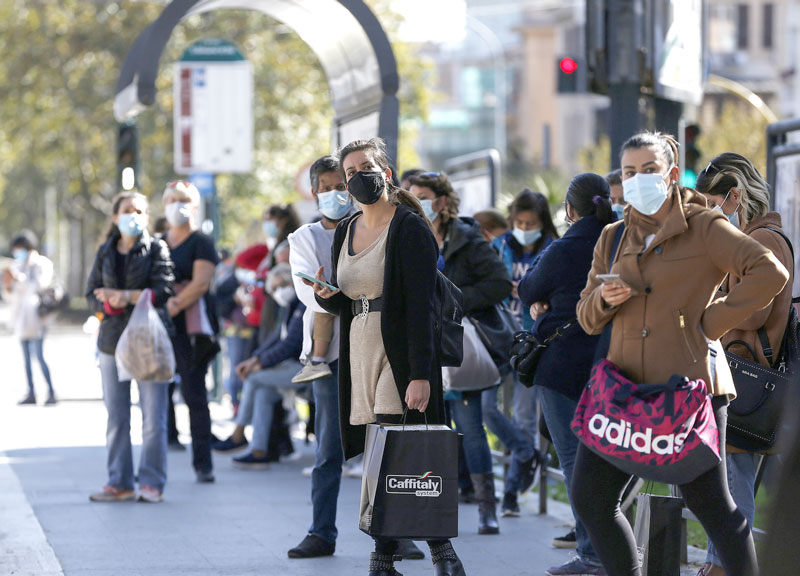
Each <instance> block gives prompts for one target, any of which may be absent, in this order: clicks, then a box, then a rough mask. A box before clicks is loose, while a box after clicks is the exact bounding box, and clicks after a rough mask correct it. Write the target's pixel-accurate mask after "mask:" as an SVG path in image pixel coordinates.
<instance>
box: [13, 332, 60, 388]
mask: <svg viewBox="0 0 800 576" xmlns="http://www.w3.org/2000/svg"><path fill="white" fill-rule="evenodd" d="M21 342H22V354H23V355H24V356H25V376H26V377H27V378H28V391H29V392H30V393H31V394H34V393H35V392H34V390H33V358H32V357H33V355H34V354H35V355H36V359H37V360H38V361H39V367H40V368H41V369H42V374H43V375H44V379H45V381H46V382H47V389H48V390H49V391H50V394H51V395H52V394H53V381H52V380H51V379H50V369H49V368H48V367H47V362H45V361H44V350H43V344H44V336H43V337H42V338H39V339H36V340H22V341H21Z"/></svg>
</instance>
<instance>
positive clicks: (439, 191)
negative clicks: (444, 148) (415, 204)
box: [409, 172, 461, 224]
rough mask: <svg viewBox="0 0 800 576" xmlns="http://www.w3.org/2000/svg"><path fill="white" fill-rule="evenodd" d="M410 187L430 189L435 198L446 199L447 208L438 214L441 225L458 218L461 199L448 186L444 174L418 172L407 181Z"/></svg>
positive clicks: (447, 179)
mask: <svg viewBox="0 0 800 576" xmlns="http://www.w3.org/2000/svg"><path fill="white" fill-rule="evenodd" d="M409 180H410V181H411V185H412V186H421V187H423V188H430V189H431V191H432V192H433V193H434V194H435V195H436V197H437V198H439V197H440V196H444V197H445V198H447V207H446V208H445V209H444V210H442V211H441V212H440V213H439V218H441V219H442V224H447V223H448V222H450V221H451V220H455V219H456V218H458V206H459V204H460V203H461V199H460V198H459V197H458V193H457V192H456V191H455V190H454V189H453V185H452V184H450V179H449V178H448V177H447V174H445V173H444V172H420V173H419V174H416V175H414V176H411V178H410V179H409Z"/></svg>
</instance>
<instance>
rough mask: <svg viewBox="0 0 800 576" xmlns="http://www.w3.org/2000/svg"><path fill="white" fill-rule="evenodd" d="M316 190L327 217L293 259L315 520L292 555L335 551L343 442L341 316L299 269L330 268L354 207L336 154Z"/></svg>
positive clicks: (320, 166)
mask: <svg viewBox="0 0 800 576" xmlns="http://www.w3.org/2000/svg"><path fill="white" fill-rule="evenodd" d="M310 178H311V193H312V194H313V195H314V198H316V200H317V205H318V206H319V211H320V213H321V214H322V219H321V220H320V221H319V222H314V223H312V224H306V225H305V226H302V227H300V228H299V229H298V230H297V231H296V232H294V233H293V234H290V235H289V246H290V247H291V250H290V252H289V263H290V264H291V268H292V273H293V275H292V279H293V281H294V289H295V290H296V292H297V297H298V298H299V299H300V301H301V302H302V303H303V304H304V305H305V306H306V311H305V314H304V315H303V350H302V354H301V355H300V360H301V361H302V362H305V366H304V368H303V370H302V371H301V372H300V373H299V374H297V376H295V378H294V380H293V381H294V382H297V383H300V382H311V386H312V391H313V394H314V402H315V404H316V411H315V415H314V418H315V420H314V431H315V434H316V437H317V450H316V454H315V456H316V457H315V461H314V468H313V470H312V472H311V500H312V504H313V520H312V523H311V527H310V528H309V530H308V534H307V535H306V537H305V538H304V539H303V541H302V542H300V544H299V545H298V546H296V547H295V548H292V549H291V550H289V557H290V558H314V557H319V556H330V555H332V554H333V553H334V550H335V548H336V537H337V534H338V532H337V530H336V503H337V499H338V496H339V484H340V481H341V476H342V462H343V460H344V456H343V453H342V442H341V436H340V433H339V394H338V385H337V381H338V364H339V362H338V360H339V319H338V318H337V317H336V316H332V315H330V314H328V313H327V312H325V310H323V309H322V307H320V305H319V304H317V301H316V299H315V297H314V289H313V288H311V287H310V286H306V285H305V284H303V282H302V281H301V280H300V278H299V277H297V276H294V274H296V273H297V272H304V273H306V274H309V275H311V276H313V275H314V274H316V272H317V270H319V269H320V268H323V269H324V270H325V271H326V272H328V273H330V270H331V269H332V266H331V247H332V246H333V235H334V232H335V230H336V226H337V225H338V223H339V222H340V221H341V220H342V219H343V218H346V217H347V216H348V215H349V214H350V212H351V211H352V207H353V204H352V200H351V199H350V195H349V194H348V193H347V190H346V189H345V184H344V179H343V178H342V175H341V172H340V171H339V163H338V162H337V160H336V159H335V158H334V157H333V156H323V157H322V158H319V159H318V160H317V161H316V162H314V164H312V165H311V169H310Z"/></svg>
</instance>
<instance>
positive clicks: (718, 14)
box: [708, 4, 736, 54]
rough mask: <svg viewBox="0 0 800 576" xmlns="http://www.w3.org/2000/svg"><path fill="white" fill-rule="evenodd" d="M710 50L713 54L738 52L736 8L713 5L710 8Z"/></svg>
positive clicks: (728, 5)
mask: <svg viewBox="0 0 800 576" xmlns="http://www.w3.org/2000/svg"><path fill="white" fill-rule="evenodd" d="M708 16H709V18H708V49H709V51H710V52H712V53H713V54H730V53H731V52H735V51H736V7H735V6H733V5H730V4H711V6H709V7H708Z"/></svg>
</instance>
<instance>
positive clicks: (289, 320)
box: [253, 298, 306, 369]
mask: <svg viewBox="0 0 800 576" xmlns="http://www.w3.org/2000/svg"><path fill="white" fill-rule="evenodd" d="M305 311H306V307H305V306H304V305H303V303H302V302H300V300H298V299H297V298H295V299H294V300H293V301H292V302H291V303H290V304H289V307H288V308H286V309H283V310H281V315H282V317H283V321H282V322H281V325H280V327H279V328H278V329H277V330H275V331H274V333H273V334H272V335H271V336H270V337H269V338H267V340H266V341H265V342H264V343H263V344H262V345H261V346H259V347H258V349H257V350H256V351H255V352H254V353H253V355H254V356H257V357H258V362H259V364H261V368H262V369H266V368H272V367H273V366H277V365H278V364H280V363H281V362H283V361H284V360H297V359H298V358H300V353H301V352H302V351H303V313H304V312H305ZM284 333H285V336H284V337H283V338H282V337H281V336H282V335H283V334H284Z"/></svg>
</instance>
